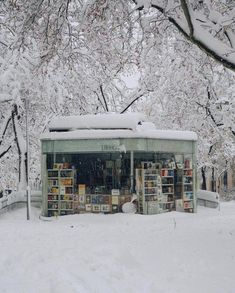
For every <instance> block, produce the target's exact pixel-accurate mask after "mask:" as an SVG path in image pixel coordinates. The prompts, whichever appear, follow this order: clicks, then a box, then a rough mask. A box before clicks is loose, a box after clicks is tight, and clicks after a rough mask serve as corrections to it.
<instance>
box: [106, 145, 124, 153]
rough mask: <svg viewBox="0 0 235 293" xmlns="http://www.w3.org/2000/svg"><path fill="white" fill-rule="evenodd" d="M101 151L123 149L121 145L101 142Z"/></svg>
mask: <svg viewBox="0 0 235 293" xmlns="http://www.w3.org/2000/svg"><path fill="white" fill-rule="evenodd" d="M101 150H102V151H106V152H108V151H111V152H112V151H113V152H114V151H125V150H124V148H123V146H122V145H109V144H103V145H102V146H101Z"/></svg>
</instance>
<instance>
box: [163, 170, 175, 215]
mask: <svg viewBox="0 0 235 293" xmlns="http://www.w3.org/2000/svg"><path fill="white" fill-rule="evenodd" d="M161 178H162V210H165V211H167V210H172V208H173V207H174V169H169V168H162V169H161Z"/></svg>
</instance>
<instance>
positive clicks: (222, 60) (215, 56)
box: [132, 0, 235, 71]
mask: <svg viewBox="0 0 235 293" xmlns="http://www.w3.org/2000/svg"><path fill="white" fill-rule="evenodd" d="M132 1H133V2H134V3H135V4H137V1H136V0H132ZM182 1H183V2H185V4H186V7H185V9H186V8H187V9H186V10H185V11H184V13H185V17H186V19H187V17H189V18H188V19H187V22H188V25H189V29H190V33H189V34H188V33H187V32H186V31H185V30H184V29H183V27H181V26H180V24H179V23H178V22H177V21H176V20H175V19H174V18H173V17H171V16H167V19H168V21H169V22H170V23H172V24H173V25H174V26H175V27H176V28H177V29H178V30H179V31H180V32H181V33H182V34H183V35H184V36H185V37H186V39H188V40H189V41H190V42H192V43H193V44H195V45H197V46H198V47H199V48H200V49H201V50H202V51H204V52H205V53H206V54H207V55H209V56H210V57H212V58H213V59H214V60H216V61H217V62H219V63H220V64H222V65H224V66H225V67H227V68H229V69H231V70H233V71H235V63H234V62H233V61H230V60H229V59H228V58H226V56H224V55H225V54H224V55H223V54H219V53H217V52H216V51H215V50H213V49H211V48H210V47H209V46H208V45H207V43H204V42H202V41H200V40H198V39H197V38H196V37H195V35H194V32H193V30H192V29H193V26H192V25H191V24H190V23H191V17H190V14H189V12H187V10H188V7H187V3H186V1H185V0H182ZM182 1H181V2H182ZM151 6H152V7H153V8H155V9H157V10H158V11H159V12H161V13H162V14H164V13H165V11H164V8H163V7H161V6H159V5H156V4H152V5H151ZM143 8H144V6H141V7H138V8H137V9H138V10H143ZM182 9H183V7H182ZM183 10H184V9H183ZM232 50H233V48H231V52H230V53H232V52H233V51H232ZM228 54H229V52H228Z"/></svg>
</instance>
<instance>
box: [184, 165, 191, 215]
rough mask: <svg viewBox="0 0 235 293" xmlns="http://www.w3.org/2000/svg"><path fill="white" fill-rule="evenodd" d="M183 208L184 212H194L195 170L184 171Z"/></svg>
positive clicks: (187, 169) (185, 169)
mask: <svg viewBox="0 0 235 293" xmlns="http://www.w3.org/2000/svg"><path fill="white" fill-rule="evenodd" d="M183 206H184V210H186V211H192V210H193V169H191V168H184V170H183Z"/></svg>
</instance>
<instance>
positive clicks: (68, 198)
mask: <svg viewBox="0 0 235 293" xmlns="http://www.w3.org/2000/svg"><path fill="white" fill-rule="evenodd" d="M47 176H48V181H47V184H48V187H47V189H48V192H47V210H48V216H55V215H65V214H67V211H68V213H69V214H71V213H72V212H73V210H74V185H75V170H74V169H59V170H57V169H48V170H47Z"/></svg>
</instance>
